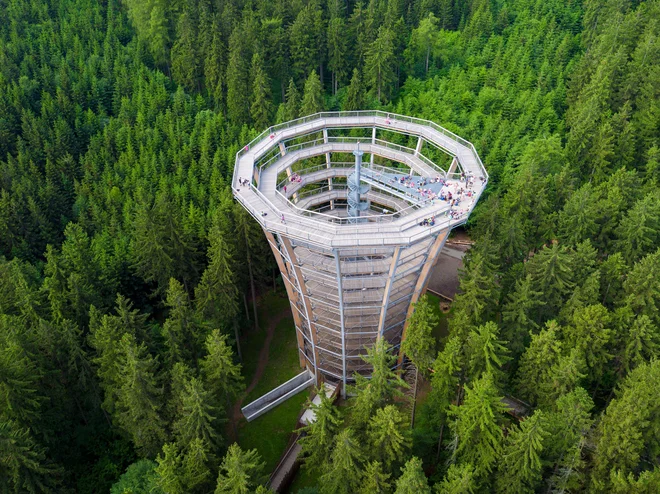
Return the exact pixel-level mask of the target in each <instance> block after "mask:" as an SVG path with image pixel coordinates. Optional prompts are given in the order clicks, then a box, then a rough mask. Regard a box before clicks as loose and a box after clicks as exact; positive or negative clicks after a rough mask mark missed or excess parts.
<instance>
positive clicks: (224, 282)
mask: <svg viewBox="0 0 660 494" xmlns="http://www.w3.org/2000/svg"><path fill="white" fill-rule="evenodd" d="M231 235H232V234H231V224H230V223H229V221H228V219H227V218H226V216H225V215H224V214H221V213H220V212H219V213H218V214H216V215H215V217H214V221H213V225H212V227H211V228H210V229H209V233H208V239H209V243H210V245H209V249H208V252H207V257H208V260H209V264H208V266H207V268H206V270H204V273H203V274H202V278H201V280H200V282H199V283H198V284H197V286H196V287H195V307H196V309H197V311H198V312H200V313H201V314H202V315H203V316H204V318H205V319H206V320H208V321H210V322H212V323H213V325H215V326H217V327H219V328H222V329H228V328H229V327H230V326H233V325H235V319H236V317H237V315H238V311H239V308H238V288H237V287H236V281H237V280H236V276H235V273H234V269H235V256H236V253H235V244H234V242H232V241H230V239H231ZM237 344H238V342H237Z"/></svg>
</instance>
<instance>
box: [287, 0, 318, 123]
mask: <svg viewBox="0 0 660 494" xmlns="http://www.w3.org/2000/svg"><path fill="white" fill-rule="evenodd" d="M324 30H325V29H324V23H323V18H322V10H321V7H320V5H319V3H318V2H310V3H308V4H306V5H305V6H304V7H303V8H302V9H301V10H300V12H299V13H298V15H297V17H296V19H295V20H294V21H293V23H292V24H291V25H290V26H289V52H290V54H291V66H292V69H293V75H294V77H295V78H296V79H297V80H300V78H302V77H304V76H305V74H307V73H308V72H309V71H310V70H315V68H316V67H319V65H320V63H321V54H322V53H323V44H324V43H323V31H324ZM319 85H320V82H319ZM311 113H315V112H311ZM303 115H306V113H303Z"/></svg>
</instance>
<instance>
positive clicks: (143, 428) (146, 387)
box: [114, 334, 167, 456]
mask: <svg viewBox="0 0 660 494" xmlns="http://www.w3.org/2000/svg"><path fill="white" fill-rule="evenodd" d="M119 347H120V362H119V369H118V379H117V385H118V390H117V403H116V412H115V415H114V416H115V419H116V421H117V425H118V426H119V427H121V428H122V429H123V430H124V431H125V432H126V433H127V434H128V436H129V437H130V438H131V440H132V441H133V444H135V446H136V447H137V448H138V450H140V451H142V452H143V453H144V454H145V455H146V456H153V455H155V454H156V453H157V452H158V451H159V450H160V448H161V446H162V445H163V443H164V442H165V440H166V439H167V435H166V433H165V424H164V420H163V417H162V415H161V408H162V393H163V390H162V388H161V387H160V386H159V382H158V381H159V379H158V374H157V371H158V368H157V367H158V364H157V362H156V360H155V359H154V358H153V357H151V355H149V354H148V352H147V348H146V346H145V345H144V344H138V343H137V342H136V341H135V337H133V336H131V335H130V334H125V335H124V336H123V337H122V338H121V340H120V342H119Z"/></svg>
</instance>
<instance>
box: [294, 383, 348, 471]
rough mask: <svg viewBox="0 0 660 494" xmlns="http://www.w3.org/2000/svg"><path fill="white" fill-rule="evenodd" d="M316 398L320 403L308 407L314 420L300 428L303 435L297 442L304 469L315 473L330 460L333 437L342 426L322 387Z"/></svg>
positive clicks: (335, 409) (337, 413)
mask: <svg viewBox="0 0 660 494" xmlns="http://www.w3.org/2000/svg"><path fill="white" fill-rule="evenodd" d="M318 396H320V397H321V403H319V404H318V405H315V404H314V403H310V404H309V406H308V410H312V411H313V412H314V414H315V417H316V420H315V421H314V422H312V423H311V424H309V425H307V426H305V427H303V428H302V430H301V432H304V434H302V435H301V437H300V439H299V440H298V443H299V444H300V446H301V456H302V457H303V461H304V462H305V467H306V468H309V469H310V470H313V471H316V472H320V471H322V469H323V467H324V466H325V464H326V463H327V462H328V460H329V459H330V452H331V451H332V444H333V441H334V438H335V435H336V434H337V432H338V431H339V428H340V426H341V424H342V419H341V417H340V415H339V410H338V409H337V408H336V407H335V406H334V404H333V403H332V400H331V399H330V398H328V396H327V395H326V392H325V387H324V386H323V385H322V386H321V388H320V389H319V390H318Z"/></svg>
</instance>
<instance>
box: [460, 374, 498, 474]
mask: <svg viewBox="0 0 660 494" xmlns="http://www.w3.org/2000/svg"><path fill="white" fill-rule="evenodd" d="M506 409H507V407H506V405H504V404H503V403H502V397H501V396H500V394H499V392H498V389H497V388H496V386H495V383H494V381H493V377H492V376H491V375H489V374H484V376H483V377H481V378H480V379H478V380H476V381H474V383H473V384H472V385H471V386H467V387H466V388H465V401H464V402H463V404H462V405H461V406H456V405H452V407H451V412H450V414H451V415H452V417H453V419H454V420H453V422H452V424H451V426H452V431H453V433H454V437H455V441H456V447H455V449H454V452H453V458H454V459H456V460H457V461H458V462H459V463H465V462H467V463H470V464H472V465H474V467H475V472H476V473H477V475H479V476H482V475H485V474H487V473H490V472H491V471H492V469H493V466H494V464H495V462H496V461H497V459H498V458H499V456H500V454H501V451H502V444H503V441H504V434H503V432H502V415H503V413H504V412H505V411H506Z"/></svg>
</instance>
